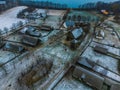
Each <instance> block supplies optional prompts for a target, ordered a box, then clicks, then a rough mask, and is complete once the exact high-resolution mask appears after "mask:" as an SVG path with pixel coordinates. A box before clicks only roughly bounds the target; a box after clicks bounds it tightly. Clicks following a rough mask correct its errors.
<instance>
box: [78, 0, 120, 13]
mask: <svg viewBox="0 0 120 90" xmlns="http://www.w3.org/2000/svg"><path fill="white" fill-rule="evenodd" d="M78 8H79V9H82V10H103V9H104V10H108V11H112V12H114V13H119V12H120V1H115V2H113V3H105V2H101V1H99V2H97V3H86V4H84V5H79V7H78Z"/></svg>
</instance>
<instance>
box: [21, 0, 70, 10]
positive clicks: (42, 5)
mask: <svg viewBox="0 0 120 90" xmlns="http://www.w3.org/2000/svg"><path fill="white" fill-rule="evenodd" d="M19 4H20V5H26V6H29V7H37V8H50V9H66V8H68V6H67V5H66V4H59V3H53V2H49V1H29V0H27V1H24V0H20V2H19Z"/></svg>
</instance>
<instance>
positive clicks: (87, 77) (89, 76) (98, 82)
mask: <svg viewBox="0 0 120 90" xmlns="http://www.w3.org/2000/svg"><path fill="white" fill-rule="evenodd" d="M73 77H75V78H78V79H82V80H83V81H84V82H85V83H86V84H88V85H90V86H92V87H94V88H96V89H98V90H101V88H102V86H103V82H104V78H102V77H100V76H99V75H97V74H95V73H93V72H90V71H88V70H86V69H84V68H82V67H75V69H74V71H73Z"/></svg>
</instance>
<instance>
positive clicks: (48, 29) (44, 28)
mask: <svg viewBox="0 0 120 90" xmlns="http://www.w3.org/2000/svg"><path fill="white" fill-rule="evenodd" d="M40 29H41V30H45V31H51V30H52V28H51V26H48V25H42V26H41V28H40Z"/></svg>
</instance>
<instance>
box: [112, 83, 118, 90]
mask: <svg viewBox="0 0 120 90" xmlns="http://www.w3.org/2000/svg"><path fill="white" fill-rule="evenodd" d="M110 90H120V84H114V85H112V87H111V89H110Z"/></svg>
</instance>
